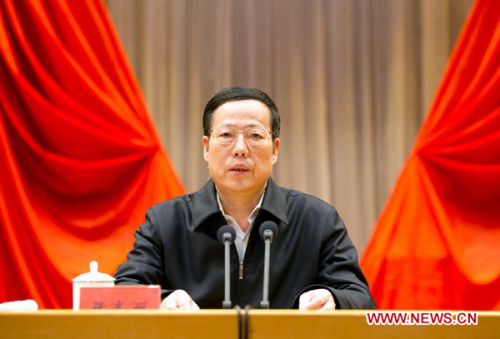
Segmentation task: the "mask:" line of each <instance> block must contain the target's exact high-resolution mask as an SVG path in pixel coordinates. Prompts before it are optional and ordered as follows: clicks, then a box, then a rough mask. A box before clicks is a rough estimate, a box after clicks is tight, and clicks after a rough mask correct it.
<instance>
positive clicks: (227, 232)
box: [217, 225, 236, 245]
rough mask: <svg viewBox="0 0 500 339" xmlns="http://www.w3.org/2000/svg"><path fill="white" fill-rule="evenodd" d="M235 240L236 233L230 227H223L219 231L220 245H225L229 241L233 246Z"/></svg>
mask: <svg viewBox="0 0 500 339" xmlns="http://www.w3.org/2000/svg"><path fill="white" fill-rule="evenodd" d="M234 238H236V231H235V230H234V228H232V227H231V226H229V225H224V226H221V228H219V230H218V231H217V239H219V241H220V243H221V244H223V245H224V241H225V240H229V243H230V244H232V243H233V241H234Z"/></svg>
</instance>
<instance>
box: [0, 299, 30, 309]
mask: <svg viewBox="0 0 500 339" xmlns="http://www.w3.org/2000/svg"><path fill="white" fill-rule="evenodd" d="M36 310H38V304H37V303H36V301H34V300H32V299H28V300H18V301H9V302H6V303H1V304H0V311H36Z"/></svg>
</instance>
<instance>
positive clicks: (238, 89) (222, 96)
mask: <svg viewBox="0 0 500 339" xmlns="http://www.w3.org/2000/svg"><path fill="white" fill-rule="evenodd" d="M239 100H257V101H260V102H262V103H263V104H264V105H266V106H267V107H269V111H270V117H269V118H270V123H271V130H272V132H273V140H274V139H275V138H279V136H280V122H281V120H280V114H279V112H278V108H277V107H276V105H275V104H274V102H273V101H272V100H271V98H270V97H269V96H268V95H267V94H266V93H264V92H262V91H261V90H259V89H257V88H253V87H247V86H231V87H226V88H223V89H221V90H220V91H218V92H217V93H215V94H214V95H213V96H212V97H211V98H210V100H208V102H207V105H206V106H205V111H204V112H203V134H204V135H206V136H207V137H208V136H209V134H210V128H211V126H212V118H213V115H214V112H215V110H216V109H217V108H218V107H219V106H221V105H223V104H225V103H226V102H228V101H239Z"/></svg>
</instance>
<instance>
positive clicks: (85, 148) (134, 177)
mask: <svg viewBox="0 0 500 339" xmlns="http://www.w3.org/2000/svg"><path fill="white" fill-rule="evenodd" d="M0 53H1V54H0V86H1V90H0V185H1V186H0V189H1V190H0V213H1V214H0V215H1V217H0V222H1V229H0V258H1V259H0V281H1V287H0V302H4V301H11V300H21V299H28V298H32V299H35V300H36V301H37V302H38V303H39V306H40V307H41V308H70V307H71V305H72V290H71V279H72V278H74V277H76V276H77V275H79V274H81V273H84V272H88V271H89V266H88V265H89V262H90V261H91V260H97V261H98V262H99V264H100V265H99V270H100V271H101V272H106V273H109V274H113V273H114V272H115V270H116V267H117V266H118V264H119V263H120V262H122V261H124V260H125V254H126V252H127V251H128V250H129V249H130V248H131V246H132V242H133V232H134V230H135V229H136V228H137V227H138V225H139V224H140V223H141V222H142V221H143V220H144V213H145V211H146V210H147V208H148V207H149V206H150V205H152V204H154V203H157V202H159V201H162V200H165V199H168V198H171V197H174V196H176V195H179V194H181V193H183V192H184V188H183V186H182V184H181V182H180V181H179V179H178V178H177V176H176V174H175V172H174V170H173V168H172V165H171V163H170V161H169V159H168V157H167V155H166V154H165V152H164V151H163V149H162V147H161V144H160V141H159V138H158V136H157V134H156V132H155V129H154V126H153V124H152V121H151V119H150V117H149V115H148V112H147V110H146V107H145V103H144V100H143V98H142V96H141V92H140V89H139V87H138V85H137V82H136V80H135V78H134V76H133V73H132V71H131V68H130V67H129V65H128V63H127V60H126V57H125V54H124V52H123V50H122V48H121V47H120V44H119V42H118V39H117V35H116V33H115V32H114V30H113V27H112V25H111V20H110V18H109V17H108V14H107V12H106V8H105V6H104V5H103V4H102V3H101V2H100V1H90V0H89V1H81V0H78V1H73V0H51V1H41V0H31V1H28V0H2V1H0Z"/></svg>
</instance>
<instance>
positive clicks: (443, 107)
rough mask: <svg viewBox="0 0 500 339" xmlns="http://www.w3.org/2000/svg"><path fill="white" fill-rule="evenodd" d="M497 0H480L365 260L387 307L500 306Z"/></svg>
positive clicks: (378, 299)
mask: <svg viewBox="0 0 500 339" xmlns="http://www.w3.org/2000/svg"><path fill="white" fill-rule="evenodd" d="M499 258H500V2H499V1H489V0H479V1H477V2H476V3H475V4H474V6H473V7H472V9H471V13H470V14H469V18H468V20H467V21H466V23H465V26H464V28H463V29H462V33H461V35H460V36H459V38H458V40H457V43H456V45H455V48H454V51H453V53H452V55H451V57H450V61H449V64H448V67H447V69H446V71H445V73H444V77H443V80H442V82H441V84H440V87H439V89H438V91H437V94H436V97H435V99H434V101H433V104H432V106H431V108H430V111H429V113H428V116H427V119H426V121H425V122H424V124H423V126H422V128H421V130H420V132H419V135H418V137H417V140H416V143H415V146H414V149H413V151H412V152H411V154H410V156H409V158H408V159H407V162H406V164H405V166H404V167H403V170H402V172H401V174H400V177H399V179H398V181H397V183H396V185H395V188H394V190H393V192H392V194H391V196H390V198H389V200H388V202H387V205H386V207H385V208H384V210H383V212H382V213H381V215H380V217H379V220H378V221H377V224H376V227H375V230H374V233H373V235H372V238H371V240H370V242H369V244H368V246H367V248H366V251H365V253H364V256H363V259H362V263H361V265H362V268H363V270H364V272H365V274H366V275H367V278H368V280H369V283H370V286H371V289H372V293H373V296H374V298H375V300H376V302H377V304H378V306H379V307H380V308H384V309H455V310H470V309H479V310H491V309H496V310H499V309H500V260H499Z"/></svg>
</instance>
